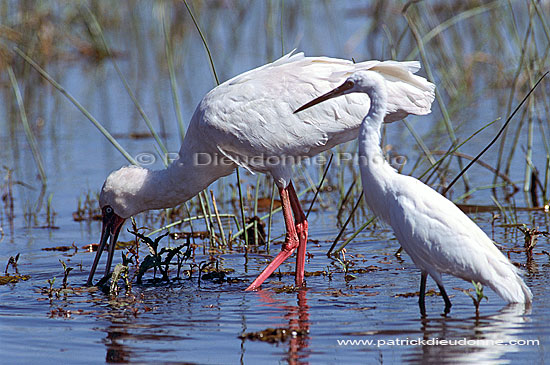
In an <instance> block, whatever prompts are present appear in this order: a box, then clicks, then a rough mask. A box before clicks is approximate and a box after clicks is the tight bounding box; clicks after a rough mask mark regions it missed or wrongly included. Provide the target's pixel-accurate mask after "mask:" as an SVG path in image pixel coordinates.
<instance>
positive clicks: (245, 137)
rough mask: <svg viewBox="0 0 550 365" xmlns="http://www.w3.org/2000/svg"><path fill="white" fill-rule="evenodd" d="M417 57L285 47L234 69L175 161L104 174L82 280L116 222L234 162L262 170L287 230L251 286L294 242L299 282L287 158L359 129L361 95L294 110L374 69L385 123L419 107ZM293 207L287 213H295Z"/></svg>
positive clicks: (299, 243) (422, 91) (192, 189)
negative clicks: (376, 57) (269, 59)
mask: <svg viewBox="0 0 550 365" xmlns="http://www.w3.org/2000/svg"><path fill="white" fill-rule="evenodd" d="M419 68H420V66H419V63H418V62H396V61H384V62H381V61H367V62H361V63H357V64H354V63H353V62H351V61H346V60H341V59H334V58H327V57H305V56H304V55H303V54H302V53H298V54H295V55H292V54H288V55H286V56H284V57H282V58H281V59H279V60H277V61H275V62H273V63H271V64H267V65H265V66H262V67H259V68H257V69H254V70H251V71H248V72H245V73H243V74H241V75H238V76H236V77H234V78H232V79H230V80H228V81H226V82H224V83H223V84H221V85H220V86H218V87H216V88H214V89H213V90H211V91H210V92H209V93H208V94H207V95H206V96H205V97H204V98H203V99H202V101H201V102H200V103H199V105H198V107H197V108H196V110H195V113H194V115H193V117H192V119H191V122H190V124H189V128H188V130H187V133H186V135H185V139H184V141H183V144H182V146H181V149H180V152H179V159H178V160H176V161H175V162H173V163H172V164H171V165H170V166H169V167H168V168H166V169H165V170H160V171H152V170H147V169H144V168H141V167H136V166H131V167H123V168H121V169H120V170H117V171H114V172H113V173H111V174H110V175H109V177H107V179H106V181H105V184H104V185H103V188H102V191H101V194H100V199H99V203H100V206H101V209H102V212H103V228H102V237H101V241H100V245H99V249H98V252H97V254H96V257H95V260H94V263H93V265H92V268H91V270H90V275H89V278H88V284H91V283H92V279H93V275H94V272H95V270H96V267H97V264H98V261H99V258H100V256H101V252H102V251H103V249H104V247H105V245H106V242H107V240H108V239H109V237H110V241H111V242H110V245H109V257H108V259H107V266H106V273H108V272H109V270H110V267H111V263H112V258H113V253H114V245H115V242H116V239H117V237H118V233H119V232H120V229H121V227H122V225H123V223H124V220H125V219H127V218H129V217H131V216H133V215H135V214H137V213H140V212H143V211H146V210H150V209H160V208H168V207H173V206H176V205H177V204H180V203H182V202H185V201H186V200H188V199H190V198H192V197H193V196H195V195H196V194H197V193H199V192H200V191H202V190H203V189H205V188H206V187H207V186H208V185H210V184H211V183H212V182H213V181H215V180H216V179H218V178H220V177H222V176H226V175H229V174H230V173H232V172H233V171H234V169H235V167H236V166H242V167H244V168H246V169H248V170H250V171H252V172H262V173H269V174H271V175H272V176H273V178H274V179H275V182H276V184H277V186H278V188H279V192H280V194H281V200H282V207H283V216H284V220H285V225H286V229H287V236H286V240H285V243H284V244H283V248H282V251H281V253H280V254H279V255H278V256H277V257H276V258H275V259H274V260H273V262H272V263H271V264H270V265H269V266H268V267H267V268H266V269H265V270H264V271H263V272H262V274H261V275H260V276H259V277H258V278H257V279H256V280H255V281H254V282H253V283H252V284H251V285H250V287H249V288H248V289H254V288H257V287H258V286H259V285H261V283H262V282H263V281H264V280H265V279H267V278H268V277H269V275H270V274H271V273H272V272H273V271H274V270H275V269H276V268H277V267H278V266H279V265H280V264H281V263H282V262H283V261H284V260H285V259H286V258H288V257H289V256H290V255H291V254H292V253H293V252H294V251H295V250H296V248H299V249H298V254H297V269H296V285H302V282H303V275H304V262H305V252H306V242H307V232H308V230H307V221H306V218H305V215H304V213H303V211H302V209H301V207H300V203H299V201H298V198H297V196H296V192H295V191H294V187H293V186H292V182H291V177H292V166H293V164H294V162H296V161H297V160H299V158H301V157H308V156H313V155H316V154H318V153H320V152H322V151H325V150H327V149H330V148H331V147H333V146H335V145H337V144H339V143H342V142H346V141H349V140H352V139H354V138H356V137H357V133H358V130H359V125H360V121H361V118H362V116H364V114H365V113H366V112H367V111H368V108H369V98H368V96H366V95H365V94H360V93H357V94H354V95H349V96H346V97H344V98H339V99H335V100H332V101H330V102H327V103H325V104H324V106H322V107H318V108H314V109H311V110H308V111H306V112H304V113H300V114H299V115H298V114H293V111H294V109H295V108H296V107H297V106H299V105H302V104H303V103H305V102H306V101H308V100H311V99H313V98H314V97H315V96H316V95H319V94H320V93H322V92H326V91H327V90H330V89H332V88H334V87H336V86H337V85H339V84H340V83H342V82H343V81H344V80H345V79H346V78H347V77H348V76H350V75H351V74H353V73H354V72H356V71H357V70H373V71H375V72H377V73H379V74H380V75H381V77H383V78H384V79H385V80H386V82H387V85H388V86H387V90H388V91H387V92H388V98H387V99H386V100H387V108H386V111H387V114H386V115H385V116H384V120H385V121H386V122H391V121H395V120H399V119H402V118H403V117H405V116H406V115H408V114H427V113H429V112H430V107H431V104H432V101H433V99H434V85H433V84H431V83H429V82H428V81H426V80H425V79H424V78H422V77H419V76H415V75H413V73H414V72H416V71H417V70H418V69H419ZM293 214H294V217H293Z"/></svg>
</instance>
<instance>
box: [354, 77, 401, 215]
mask: <svg viewBox="0 0 550 365" xmlns="http://www.w3.org/2000/svg"><path fill="white" fill-rule="evenodd" d="M368 94H369V97H370V99H371V106H370V109H369V113H368V114H367V116H366V117H365V118H364V119H363V122H362V123H361V128H360V129H359V157H360V158H359V161H360V164H361V180H362V182H363V190H364V191H365V199H366V202H367V204H368V205H369V207H370V208H371V210H372V211H373V213H375V214H376V215H378V216H379V217H380V218H382V219H383V220H386V221H389V213H388V209H387V204H386V203H385V202H387V199H386V196H387V194H388V193H389V188H390V187H391V179H392V177H393V176H395V174H396V171H395V170H394V169H393V168H392V167H391V166H390V164H389V163H388V162H386V160H385V158H384V154H383V153H382V149H381V147H380V129H381V126H382V120H383V118H384V115H385V114H386V93H385V89H383V85H380V87H378V88H375V89H374V90H373V91H372V92H369V93H368ZM371 94H372V95H371Z"/></svg>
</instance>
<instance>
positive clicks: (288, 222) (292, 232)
mask: <svg viewBox="0 0 550 365" xmlns="http://www.w3.org/2000/svg"><path fill="white" fill-rule="evenodd" d="M289 190H291V191H292V193H291V194H292V195H294V197H293V199H296V201H297V197H296V192H295V191H294V187H292V183H290V184H289V185H288V186H287V187H286V188H279V194H280V195H281V203H282V208H283V217H284V219H285V226H286V238H285V242H284V243H283V248H282V250H281V252H279V254H278V255H277V256H276V257H275V258H274V259H273V261H271V263H270V264H269V265H267V267H266V268H265V269H264V271H262V273H261V274H260V275H259V276H258V277H257V278H256V280H254V281H253V282H252V284H250V286H249V287H248V288H246V290H247V291H248V290H254V289H257V288H258V287H259V286H260V285H262V283H263V282H264V281H265V280H266V279H267V278H268V277H269V276H270V275H271V274H272V273H273V271H275V270H276V269H277V268H278V267H279V266H280V265H281V264H282V263H283V262H284V261H285V260H286V259H287V258H288V257H289V256H290V255H292V254H293V253H294V251H295V250H296V248H297V247H298V246H299V245H300V240H299V239H298V234H297V233H296V224H295V223H294V218H293V217H292V210H293V209H292V205H291V199H290V198H289V195H290V194H289ZM298 207H299V204H298ZM302 276H303V275H302Z"/></svg>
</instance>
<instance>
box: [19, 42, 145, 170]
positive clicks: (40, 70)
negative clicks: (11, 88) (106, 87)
mask: <svg viewBox="0 0 550 365" xmlns="http://www.w3.org/2000/svg"><path fill="white" fill-rule="evenodd" d="M13 50H14V51H15V52H16V53H17V54H18V55H19V56H21V57H22V58H23V59H24V60H25V61H26V62H27V63H28V64H29V65H31V66H32V68H34V69H35V70H36V71H38V73H39V74H40V76H42V77H43V78H45V79H46V80H47V81H48V82H49V83H50V84H52V86H53V87H55V88H56V89H57V90H58V91H59V92H60V93H61V94H63V95H64V96H65V97H66V98H67V99H69V101H70V102H71V103H73V105H74V106H76V107H77V109H78V110H80V112H81V113H82V114H84V116H85V117H86V118H88V120H89V121H90V122H92V124H93V125H94V126H95V127H96V128H97V129H98V130H99V131H100V132H101V134H103V136H105V138H107V140H108V141H109V142H111V144H112V145H113V146H114V147H115V148H116V149H117V150H118V151H119V152H120V153H121V154H122V155H123V156H124V157H125V158H126V160H128V162H130V163H131V164H133V165H139V164H138V163H137V161H136V160H135V159H134V158H133V157H132V156H130V154H129V153H128V152H126V150H125V149H124V148H123V147H122V146H121V145H120V144H119V143H118V142H117V140H116V139H115V138H114V137H113V136H112V135H111V133H109V131H107V130H106V129H105V128H104V127H103V126H102V125H101V123H99V122H98V121H97V120H96V119H95V118H94V117H93V116H92V115H91V114H90V113H89V112H88V111H87V110H86V109H85V108H84V107H83V106H82V105H81V104H80V103H79V102H78V101H77V100H76V99H75V98H74V97H73V96H72V95H71V94H70V93H69V92H68V91H67V90H65V88H64V87H63V86H61V85H60V84H58V83H57V82H56V81H55V80H54V79H53V78H52V77H51V76H50V75H49V74H48V73H47V72H46V71H45V70H44V69H43V68H42V67H40V66H38V64H37V63H36V62H34V61H33V60H32V59H31V58H30V57H29V56H27V55H26V54H25V52H23V51H22V50H20V49H19V48H17V47H14V48H13Z"/></svg>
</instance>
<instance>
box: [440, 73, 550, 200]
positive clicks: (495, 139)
mask: <svg viewBox="0 0 550 365" xmlns="http://www.w3.org/2000/svg"><path fill="white" fill-rule="evenodd" d="M548 72H550V71H546V72H545V73H544V75H542V76H541V77H540V79H539V80H538V81H537V82H536V83H535V85H534V86H533V87H532V88H531V90H529V92H528V93H527V95H525V96H524V98H523V100H522V101H521V102H520V103H519V104H518V106H517V107H516V108H515V109H514V111H513V112H512V114H510V116H509V117H508V119H506V122H504V124H503V125H502V127H501V128H500V130H499V131H498V133H497V135H496V136H495V137H494V138H493V140H492V141H491V142H489V144H488V145H487V146H485V148H484V149H483V150H481V152H480V153H478V154H477V156H476V157H474V159H473V160H472V161H470V163H469V164H468V165H467V166H466V167H465V168H464V169H463V170H462V171H460V173H459V174H458V175H457V176H456V177H455V178H454V179H453V181H451V183H450V184H449V185H447V187H446V188H445V189H444V190H443V195H445V193H446V192H447V191H449V189H450V188H451V187H452V186H453V185H454V184H455V183H456V182H457V181H458V179H459V178H460V177H461V176H462V175H463V174H464V173H465V172H466V170H468V169H469V168H470V167H471V166H472V165H473V164H474V163H475V162H476V161H477V160H478V159H479V158H480V157H481V156H482V155H483V154H484V153H485V152H486V151H487V150H488V149H489V148H491V146H492V145H493V144H495V142H496V141H497V140H498V137H500V135H501V134H502V133H503V132H504V130H505V129H506V127H507V126H508V124H509V123H510V121H511V120H512V118H513V117H514V115H516V113H517V112H518V110H519V109H520V108H521V107H522V105H523V104H524V103H525V101H526V100H527V99H528V98H529V96H530V95H531V94H532V93H533V91H535V89H536V88H537V86H538V85H539V84H540V83H541V82H542V80H543V79H544V78H545V77H546V75H548ZM495 176H496V175H495Z"/></svg>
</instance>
